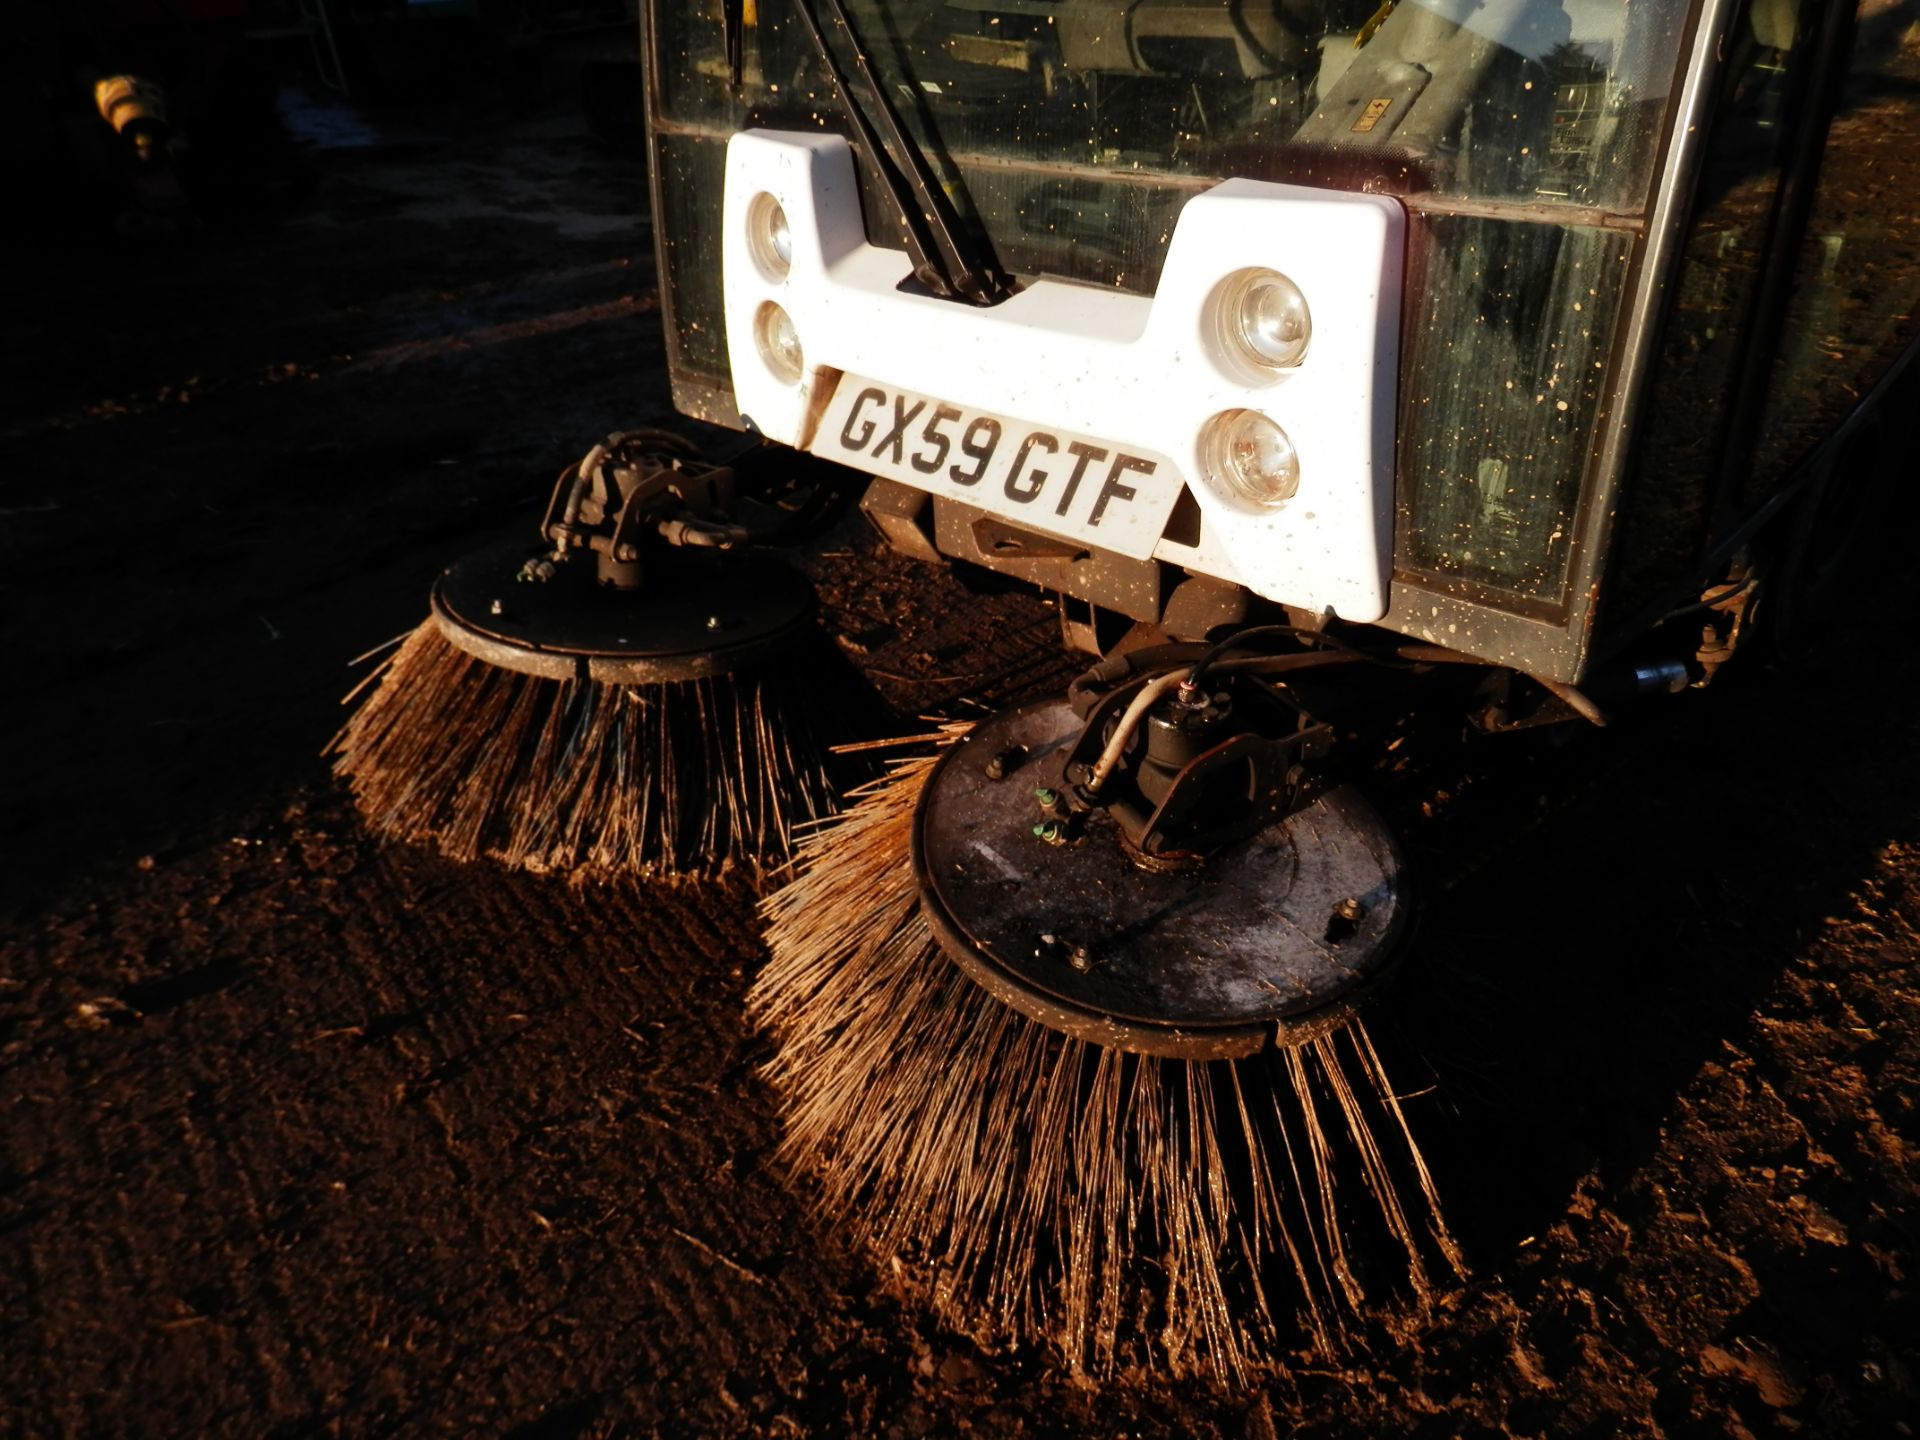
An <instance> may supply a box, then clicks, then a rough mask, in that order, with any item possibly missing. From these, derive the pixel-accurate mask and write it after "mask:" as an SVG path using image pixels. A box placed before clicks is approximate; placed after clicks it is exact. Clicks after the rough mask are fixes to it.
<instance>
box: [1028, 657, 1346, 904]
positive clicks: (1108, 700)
mask: <svg viewBox="0 0 1920 1440" xmlns="http://www.w3.org/2000/svg"><path fill="white" fill-rule="evenodd" d="M1191 648H1192V647H1167V648H1166V650H1164V651H1155V652H1152V653H1151V655H1146V654H1143V655H1142V656H1141V657H1140V658H1141V660H1143V661H1144V662H1145V663H1138V662H1136V663H1135V664H1134V665H1131V666H1127V667H1126V672H1125V673H1124V675H1123V676H1121V677H1119V678H1112V677H1113V676H1114V671H1115V670H1117V669H1120V668H1121V667H1120V666H1117V665H1112V664H1110V665H1108V666H1105V667H1101V668H1097V669H1096V670H1094V671H1091V672H1089V674H1088V675H1085V676H1082V677H1081V679H1080V680H1079V681H1076V682H1075V685H1074V688H1073V690H1072V692H1071V701H1072V704H1073V708H1074V711H1075V713H1076V714H1078V715H1079V716H1080V717H1081V718H1082V720H1083V722H1084V723H1083V726H1082V729H1081V731H1080V734H1079V736H1078V737H1077V739H1075V741H1074V742H1073V743H1072V744H1071V745H1070V746H1068V747H1067V748H1066V750H1065V751H1064V752H1063V754H1062V757H1061V761H1060V780H1061V782H1062V783H1061V784H1060V785H1058V786H1057V787H1056V786H1042V787H1039V788H1041V789H1044V790H1046V791H1047V792H1048V796H1047V797H1045V799H1043V803H1042V806H1041V808H1042V810H1043V811H1044V812H1045V814H1046V818H1045V819H1043V820H1042V822H1041V826H1040V827H1038V828H1037V829H1036V833H1037V834H1039V835H1040V838H1042V839H1048V840H1052V841H1055V842H1063V843H1070V842H1072V841H1073V840H1075V839H1076V838H1078V836H1079V835H1080V834H1081V833H1083V832H1084V829H1085V819H1086V816H1087V815H1088V814H1089V813H1090V812H1092V811H1094V810H1102V811H1104V812H1105V813H1106V815H1107V816H1108V817H1110V818H1111V819H1112V821H1113V824H1114V833H1115V835H1116V837H1117V838H1118V840H1119V842H1120V844H1121V845H1122V846H1123V847H1124V848H1125V850H1126V851H1127V852H1128V854H1129V855H1130V856H1131V857H1132V859H1133V861H1134V863H1135V864H1136V865H1138V866H1139V867H1141V868H1142V869H1149V870H1189V869H1194V868H1197V867H1198V866H1201V865H1203V864H1205V863H1206V860H1207V857H1208V856H1209V855H1211V854H1213V853H1214V852H1216V851H1218V850H1220V849H1222V848H1223V847H1225V846H1228V845H1231V844H1233V843H1234V842H1236V841H1239V840H1244V839H1246V838H1247V837H1248V836H1250V835H1254V834H1257V833H1259V832H1260V831H1262V830H1265V829H1267V828H1268V827H1269V826H1271V825H1273V824H1274V823H1275V822H1277V821H1279V820H1282V819H1284V818H1285V817H1286V816H1288V815H1291V814H1293V813H1294V812H1295V811H1297V810H1299V809H1301V808H1302V807H1303V806H1305V805H1307V804H1308V803H1310V802H1311V801H1312V799H1313V798H1314V796H1315V795H1316V794H1317V793H1319V790H1320V789H1322V788H1324V786H1323V785H1320V784H1317V783H1316V780H1317V777H1316V769H1315V765H1314V762H1315V761H1317V760H1319V759H1321V758H1322V757H1324V756H1325V755H1326V753H1327V752H1328V750H1329V749H1330V748H1331V745H1332V741H1333V732H1332V730H1331V728H1330V727H1329V726H1327V725H1325V724H1324V723H1322V722H1320V721H1319V720H1317V719H1316V718H1315V717H1314V716H1313V715H1312V714H1310V713H1309V712H1308V711H1307V710H1306V709H1305V707H1304V706H1302V705H1301V704H1300V703H1299V701H1298V700H1297V699H1295V698H1294V697H1293V696H1292V695H1291V694H1290V693H1288V691H1287V690H1286V689H1285V687H1284V684H1282V683H1276V682H1275V680H1273V679H1272V678H1269V677H1268V676H1265V675H1260V674H1255V673H1251V672H1246V671H1242V672H1239V673H1226V674H1216V675H1215V676H1214V677H1210V678H1209V679H1208V681H1207V683H1205V684H1204V685H1203V686H1202V687H1198V688H1196V687H1193V686H1181V687H1176V688H1174V689H1172V690H1171V691H1169V692H1168V693H1166V694H1164V695H1162V696H1161V697H1160V698H1159V699H1157V700H1155V701H1154V702H1153V703H1152V705H1151V706H1150V708H1148V709H1147V710H1146V711H1145V713H1144V714H1143V715H1141V716H1140V717H1139V720H1138V724H1137V725H1136V727H1135V729H1134V732H1133V734H1132V736H1131V738H1130V739H1129V740H1128V741H1127V744H1126V748H1125V749H1124V750H1123V751H1122V752H1121V754H1120V758H1119V763H1118V764H1117V765H1116V766H1115V767H1114V768H1113V770H1112V773H1111V774H1109V775H1108V776H1107V777H1106V778H1105V781H1104V783H1102V784H1099V785H1098V786H1097V787H1096V785H1095V783H1094V782H1095V776H1096V772H1097V770H1098V767H1099V762H1100V758H1101V755H1102V753H1103V752H1104V751H1105V750H1106V749H1107V748H1108V747H1109V745H1110V743H1111V741H1112V737H1113V735H1114V733H1115V731H1116V730H1117V729H1118V728H1119V727H1120V726H1121V725H1122V724H1123V723H1124V717H1125V716H1126V714H1127V712H1128V710H1129V708H1130V707H1132V706H1133V705H1134V703H1135V700H1136V697H1138V696H1139V695H1140V694H1141V692H1142V691H1143V690H1145V689H1146V688H1147V687H1148V686H1149V685H1150V684H1152V683H1153V682H1154V681H1155V680H1156V679H1158V678H1159V677H1161V676H1164V675H1166V674H1168V673H1169V670H1171V669H1178V668H1184V667H1181V666H1179V665H1178V664H1177V659H1178V658H1191V657H1189V656H1188V655H1187V652H1188V651H1189V650H1190V649H1191ZM1176 651H1178V652H1179V656H1178V657H1176V655H1175V652H1176ZM1193 654H1194V655H1197V654H1198V651H1197V650H1194V651H1193ZM1288 658H1292V659H1301V658H1307V657H1271V658H1270V659H1269V660H1268V661H1267V663H1268V664H1269V665H1274V664H1276V663H1283V662H1284V661H1285V660H1286V659H1288ZM1313 658H1316V659H1318V658H1319V657H1313ZM1156 660H1157V661H1158V662H1159V663H1157V664H1156V663H1154V662H1155V661H1156ZM1283 673H1284V672H1283ZM1047 801H1050V803H1047ZM1049 822H1051V829H1049V828H1048V826H1049Z"/></svg>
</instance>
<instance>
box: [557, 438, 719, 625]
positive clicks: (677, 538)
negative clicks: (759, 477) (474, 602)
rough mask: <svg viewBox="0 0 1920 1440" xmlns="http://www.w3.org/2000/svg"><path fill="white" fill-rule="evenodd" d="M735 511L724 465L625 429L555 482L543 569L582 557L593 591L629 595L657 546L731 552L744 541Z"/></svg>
mask: <svg viewBox="0 0 1920 1440" xmlns="http://www.w3.org/2000/svg"><path fill="white" fill-rule="evenodd" d="M738 504H739V487H738V484H737V483H736V477H735V474H734V471H733V469H732V468H731V467H730V466H726V465H714V464H710V463H708V462H707V461H704V460H702V459H700V458H699V455H698V453H697V452H696V451H695V450H694V448H693V447H692V446H691V445H690V444H689V443H688V442H687V441H685V440H683V439H681V438H680V437H679V436H677V435H674V434H672V433H670V432H668V431H660V430H625V431H620V432H618V433H616V434H613V435H609V436H608V437H607V438H606V440H604V441H602V442H601V443H600V444H598V445H595V446H594V447H593V449H591V450H589V451H588V452H587V453H586V455H585V456H584V457H583V458H582V459H581V461H580V463H579V464H577V465H573V466H569V467H568V469H567V471H566V472H565V473H564V474H563V475H561V477H560V481H559V483H558V484H557V485H555V486H554V490H553V496H552V498H551V499H550V500H549V501H548V502H547V514H546V518H545V519H544V520H543V521H541V524H540V533H541V534H542V535H544V536H545V537H546V538H547V540H548V541H549V542H550V543H551V544H552V546H553V555H552V557H551V563H553V564H556V565H559V564H565V563H567V562H568V561H570V560H574V559H577V558H580V557H585V556H590V557H592V561H593V568H594V572H595V575H596V577H597V578H598V580H599V581H600V583H601V584H603V585H611V586H613V587H615V588H616V589H621V590H633V589H637V588H639V587H640V585H641V584H642V583H644V581H645V578H646V573H647V558H648V552H649V551H650V550H654V549H657V548H658V547H659V546H660V545H672V546H690V547H694V548H698V549H708V550H732V549H736V548H738V547H740V546H742V545H745V544H747V543H749V542H750V541H752V540H753V539H754V531H753V529H752V528H750V527H749V526H747V525H744V524H741V523H739V522H738V520H737V519H736V518H735V515H736V510H737V508H738ZM529 578H531V579H542V578H545V577H544V576H541V575H533V576H529Z"/></svg>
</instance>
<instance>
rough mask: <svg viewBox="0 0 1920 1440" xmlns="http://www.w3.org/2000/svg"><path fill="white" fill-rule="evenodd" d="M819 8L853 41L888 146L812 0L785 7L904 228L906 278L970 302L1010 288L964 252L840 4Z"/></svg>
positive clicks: (964, 238) (943, 201) (950, 212)
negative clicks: (908, 262) (802, 30)
mask: <svg viewBox="0 0 1920 1440" xmlns="http://www.w3.org/2000/svg"><path fill="white" fill-rule="evenodd" d="M826 6H827V9H828V11H829V12H830V13H831V14H832V16H833V23H834V24H836V25H838V26H839V27H840V29H841V30H843V31H844V32H846V36H847V42H848V43H849V44H850V45H852V47H853V60H854V64H855V66H856V67H857V68H858V69H859V72H860V79H861V81H862V83H863V87H864V89H865V90H866V95H867V99H868V100H869V101H871V102H872V105H873V109H874V112H875V113H876V114H877V115H878V116H879V117H880V121H881V123H882V124H883V125H885V126H886V131H887V136H886V138H887V141H888V142H889V143H888V144H882V142H881V138H880V134H879V132H878V131H877V130H875V128H874V125H873V121H872V120H871V119H870V118H869V117H868V115H867V112H866V111H865V110H864V109H863V108H862V107H861V105H860V103H859V102H858V101H857V100H856V99H855V98H854V96H853V92H852V90H851V89H850V88H849V85H848V77H847V72H846V70H845V69H844V68H843V67H842V66H841V64H840V61H839V60H838V59H837V58H836V57H835V55H834V53H833V49H832V47H831V46H830V45H829V44H828V43H827V36H826V32H825V31H824V30H822V29H821V27H820V17H819V16H818V15H817V14H815V13H814V9H813V3H812V0H793V8H794V9H795V10H797V11H799V13H800V20H801V23H802V24H803V25H805V27H806V31H807V37H808V38H809V39H810V40H812V41H813V48H814V50H815V51H816V52H817V53H818V55H819V56H820V63H821V65H822V66H823V67H824V68H825V69H826V72H827V78H828V79H829V80H831V81H832V82H833V93H834V97H835V98H836V99H837V100H838V101H839V102H840V108H841V110H842V111H843V112H845V114H846V117H847V120H848V122H849V123H850V124H851V125H852V126H853V128H854V129H855V130H856V131H857V132H858V133H859V137H860V143H861V144H862V145H864V146H865V147H866V150H867V153H868V154H869V155H870V156H872V158H873V165H874V169H875V170H876V171H877V172H878V173H879V176H880V181H881V183H882V184H883V185H885V186H886V188H887V194H888V196H889V198H891V199H892V201H893V206H894V209H896V210H897V211H899V212H900V222H901V224H902V225H903V226H904V227H905V230H906V238H907V251H908V253H909V254H910V255H911V256H912V257H913V274H914V278H915V279H917V280H919V282H920V283H921V284H922V285H925V286H926V287H927V288H928V289H929V290H931V291H932V292H933V293H934V294H936V295H938V296H940V297H941V298H942V299H947V300H953V299H960V300H968V301H971V302H972V303H973V304H975V305H991V304H993V303H994V302H995V301H997V300H999V299H1000V298H1001V297H1003V296H1004V295H1006V293H1007V292H1008V291H1009V290H1010V289H1011V288H1012V281H1011V280H1010V278H1009V277H1008V276H1007V274H1006V273H1005V272H1004V271H1003V270H1001V269H1000V268H999V266H997V265H996V264H994V263H993V260H992V258H991V257H990V256H981V255H977V254H974V253H972V252H973V244H972V237H971V236H970V235H968V234H967V232H966V230H965V228H964V227H963V226H962V225H961V223H960V216H959V214H958V213H957V212H956V211H955V210H954V208H953V202H952V201H950V200H949V199H948V198H947V192H946V190H945V189H944V188H943V187H942V186H941V184H940V177H939V176H937V175H936V174H934V172H933V166H932V165H931V164H930V163H929V162H928V160H927V157H926V154H925V152H923V151H922V150H921V149H920V147H919V146H918V145H917V144H915V143H914V140H913V137H912V136H911V135H910V134H909V133H908V132H907V128H906V126H905V125H904V124H902V123H901V120H900V112H899V111H898V110H896V109H895V108H894V105H893V102H892V101H891V100H889V99H888V98H887V92H886V88H885V87H884V86H883V85H882V84H881V83H880V81H879V79H878V78H877V77H876V76H875V75H874V73H873V65H872V62H871V61H869V60H868V58H867V48H866V46H864V45H862V44H861V43H860V34H859V32H858V31H856V30H855V29H854V28H853V21H852V20H851V19H849V18H848V16H847V11H846V7H845V6H844V5H843V4H842V3H841V0H826ZM889 145H890V146H891V157H890V154H889ZM893 157H897V158H893ZM903 172H904V173H903Z"/></svg>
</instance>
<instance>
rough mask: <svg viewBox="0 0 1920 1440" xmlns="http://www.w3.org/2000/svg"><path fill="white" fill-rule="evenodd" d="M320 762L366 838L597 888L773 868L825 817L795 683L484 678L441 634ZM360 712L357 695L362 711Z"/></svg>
mask: <svg viewBox="0 0 1920 1440" xmlns="http://www.w3.org/2000/svg"><path fill="white" fill-rule="evenodd" d="M356 694H357V696H358V698H359V704H358V707H357V708H356V709H355V710H354V712H353V714H352V716H351V717H350V718H349V719H348V721H347V723H346V724H345V725H344V726H343V727H342V728H341V730H340V733H339V734H338V735H336V736H335V737H334V739H333V741H332V742H331V744H330V745H329V746H328V750H329V752H330V753H332V755H333V756H334V773H335V774H336V775H338V776H340V777H341V778H342V779H343V780H345V781H346V783H347V785H348V787H349V789H350V790H351V791H352V793H353V797H354V800H355V803H356V804H357V805H358V807H359V809H360V812H361V814H362V815H363V816H364V817H365V819H366V821H367V823H368V825H369V826H370V827H371V828H372V829H374V830H375V831H376V832H378V833H380V834H383V835H387V836H391V837H393V838H395V839H399V840H405V841H410V842H415V843H426V844H431V845H434V846H436V847H437V848H438V849H440V850H441V851H442V852H444V853H445V854H447V855H449V856H451V857H452V858H454V859H456V860H472V859H475V858H477V857H479V856H483V855H484V856H491V857H493V858H495V859H498V860H501V861H504V862H505V863H507V864H510V865H517V866H522V867H524V868H527V869H531V870H547V871H561V872H566V873H569V874H573V875H577V876H590V875H593V874H616V873H619V874H641V875H649V874H655V875H664V874H682V873H709V872H713V871H717V870H720V869H723V868H726V867H728V866H735V865H737V866H744V867H748V868H751V869H755V870H766V869H772V868H775V867H778V866H779V865H782V864H784V863H785V862H786V861H787V859H788V858H789V857H790V856H791V854H792V852H793V844H794V833H795V827H796V826H797V825H801V824H805V823H807V822H811V821H813V820H817V819H819V818H820V817H822V816H824V815H827V814H829V813H830V812H831V811H832V808H833V802H832V789H831V787H830V785H829V783H828V779H827V774H826V768H825V754H824V751H823V750H822V748H821V746H820V744H819V743H818V741H817V740H816V739H815V727H814V725H813V724H812V711H813V706H812V703H811V700H810V698H809V692H808V690H807V688H806V686H805V685H804V684H803V683H802V682H801V680H800V679H799V677H797V676H795V675H793V674H792V673H791V668H790V667H782V668H780V669H769V670H764V671H760V672H753V673H748V674H742V675H729V676H719V677H715V678H711V679H701V680H686V681H677V682H673V683H669V684H662V685H607V684H600V683H597V682H593V681H585V680H544V679H540V678H539V677H537V676H531V675H523V674H520V673H518V672H515V671H510V670H504V669H501V668H499V667H498V666H494V665H489V664H487V663H486V662H485V661H483V660H479V659H476V658H475V657H473V656H471V655H469V654H467V653H466V652H465V651H463V650H461V649H459V648H458V647H456V646H454V645H453V644H451V643H450V642H449V641H448V640H447V639H446V638H445V637H444V636H443V635H442V634H441V633H440V631H439V628H438V627H437V626H436V625H435V624H433V623H432V622H431V621H429V622H428V623H426V624H424V625H422V626H420V627H419V629H417V630H415V631H414V632H413V633H412V634H411V635H410V636H408V637H407V639H406V641H405V643H403V644H402V645H401V646H400V647H399V649H398V650H396V651H395V652H394V653H393V654H392V655H391V656H390V657H389V658H388V659H387V660H386V661H385V663H384V664H383V666H382V667H381V669H380V671H379V673H378V674H377V675H376V676H374V677H371V678H370V681H369V683H367V684H365V685H363V686H362V688H361V691H359V692H356ZM353 698H355V697H349V699H353Z"/></svg>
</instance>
